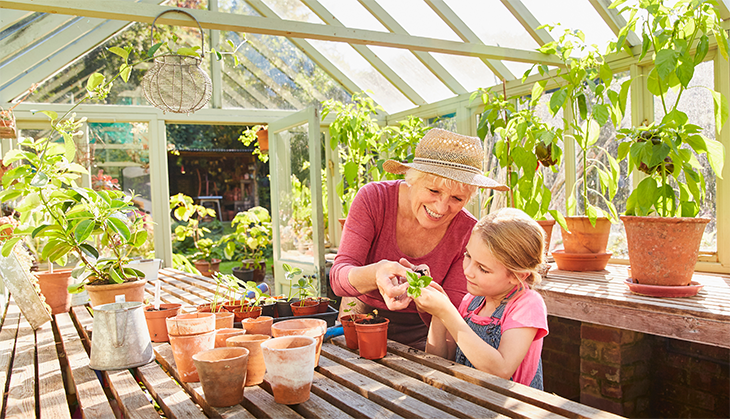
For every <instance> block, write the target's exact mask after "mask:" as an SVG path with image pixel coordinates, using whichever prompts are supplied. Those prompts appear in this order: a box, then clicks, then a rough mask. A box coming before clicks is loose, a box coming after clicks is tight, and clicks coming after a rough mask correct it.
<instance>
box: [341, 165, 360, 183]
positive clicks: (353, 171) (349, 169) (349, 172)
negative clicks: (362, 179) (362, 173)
mask: <svg viewBox="0 0 730 419" xmlns="http://www.w3.org/2000/svg"><path fill="white" fill-rule="evenodd" d="M359 168H360V166H358V164H357V163H355V162H354V161H348V162H347V163H345V167H344V173H343V174H344V175H345V179H347V182H348V183H350V184H353V183H355V179H356V178H357V174H358V170H359Z"/></svg>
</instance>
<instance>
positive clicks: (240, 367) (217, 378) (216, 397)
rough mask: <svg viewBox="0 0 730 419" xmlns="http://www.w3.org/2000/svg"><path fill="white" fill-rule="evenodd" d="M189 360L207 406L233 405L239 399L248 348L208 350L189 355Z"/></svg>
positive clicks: (243, 381)
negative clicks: (195, 370)
mask: <svg viewBox="0 0 730 419" xmlns="http://www.w3.org/2000/svg"><path fill="white" fill-rule="evenodd" d="M193 362H194V363H195V368H196V369H197V370H198V375H199V376H200V384H201V385H202V386H203V394H204V395H205V401H206V402H208V404H209V405H211V406H213V407H225V406H234V405H237V404H239V403H241V402H242V401H243V386H244V383H245V382H246V364H247V363H248V349H246V348H227V347H224V348H217V349H211V350H208V351H203V352H199V353H197V354H195V355H193Z"/></svg>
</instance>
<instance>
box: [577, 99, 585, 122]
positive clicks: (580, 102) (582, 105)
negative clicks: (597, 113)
mask: <svg viewBox="0 0 730 419" xmlns="http://www.w3.org/2000/svg"><path fill="white" fill-rule="evenodd" d="M577 99H578V113H579V114H580V119H582V120H586V119H588V105H587V104H586V95H584V94H580V95H578V97H577Z"/></svg>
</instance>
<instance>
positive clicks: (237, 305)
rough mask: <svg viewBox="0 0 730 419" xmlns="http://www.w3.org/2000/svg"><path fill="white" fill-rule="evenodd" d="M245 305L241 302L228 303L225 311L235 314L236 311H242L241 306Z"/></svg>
mask: <svg viewBox="0 0 730 419" xmlns="http://www.w3.org/2000/svg"><path fill="white" fill-rule="evenodd" d="M243 305H244V303H242V302H241V300H236V301H228V302H226V303H224V304H223V309H224V310H226V311H230V312H231V313H233V312H234V311H240V310H241V306H243Z"/></svg>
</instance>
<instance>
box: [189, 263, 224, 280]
mask: <svg viewBox="0 0 730 419" xmlns="http://www.w3.org/2000/svg"><path fill="white" fill-rule="evenodd" d="M193 263H194V264H195V269H197V270H199V271H200V274H201V275H203V276H207V277H212V276H213V274H214V273H215V272H220V269H219V267H220V264H221V260H220V259H213V260H212V261H210V262H208V261H205V260H196V261H194V262H193Z"/></svg>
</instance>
